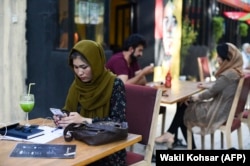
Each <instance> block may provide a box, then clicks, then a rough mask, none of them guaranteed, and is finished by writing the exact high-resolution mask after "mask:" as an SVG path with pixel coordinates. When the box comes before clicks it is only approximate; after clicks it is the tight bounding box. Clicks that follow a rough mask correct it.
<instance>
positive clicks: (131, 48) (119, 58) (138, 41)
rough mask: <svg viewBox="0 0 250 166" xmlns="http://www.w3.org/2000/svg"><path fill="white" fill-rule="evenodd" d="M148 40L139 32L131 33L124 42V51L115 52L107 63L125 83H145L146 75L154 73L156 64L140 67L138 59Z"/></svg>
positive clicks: (107, 66)
mask: <svg viewBox="0 0 250 166" xmlns="http://www.w3.org/2000/svg"><path fill="white" fill-rule="evenodd" d="M145 47H146V40H145V39H144V37H142V36H141V35H139V34H132V35H130V36H129V37H128V38H127V39H126V40H125V42H124V45H123V51H122V52H118V53H116V54H114V55H113V56H112V57H111V58H110V59H109V61H108V62H107V63H106V68H108V69H110V70H111V71H112V72H113V73H114V74H116V75H117V77H118V78H120V79H121V80H122V81H123V82H124V83H128V84H137V85H145V84H146V82H147V80H146V77H145V76H146V75H147V74H150V73H153V71H154V66H153V65H149V66H146V67H144V68H143V69H141V68H140V66H139V64H138V61H137V59H138V58H139V57H142V55H143V49H144V48H145Z"/></svg>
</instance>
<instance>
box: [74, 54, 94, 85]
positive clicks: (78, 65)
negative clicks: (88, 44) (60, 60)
mask: <svg viewBox="0 0 250 166" xmlns="http://www.w3.org/2000/svg"><path fill="white" fill-rule="evenodd" d="M73 67H74V72H75V74H76V75H77V76H78V77H79V78H80V79H81V80H82V82H90V81H91V80H92V71H91V67H90V66H89V64H87V63H86V62H84V61H82V59H81V58H80V57H79V56H77V57H76V58H75V59H73Z"/></svg>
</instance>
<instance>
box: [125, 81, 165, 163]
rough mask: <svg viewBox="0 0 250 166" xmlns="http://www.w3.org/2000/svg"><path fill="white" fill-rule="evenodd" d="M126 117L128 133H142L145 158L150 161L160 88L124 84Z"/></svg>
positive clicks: (159, 100) (160, 93) (158, 107)
mask: <svg viewBox="0 0 250 166" xmlns="http://www.w3.org/2000/svg"><path fill="white" fill-rule="evenodd" d="M125 88H126V101H127V105H126V118H127V121H128V128H129V132H130V133H134V134H140V135H142V141H141V142H140V143H141V144H143V145H146V149H145V157H144V160H145V158H147V160H149V162H151V157H152V154H153V147H154V140H155V137H156V129H157V119H158V116H159V109H160V102H161V96H162V90H160V89H155V88H152V87H148V86H140V85H131V84H126V85H125Z"/></svg>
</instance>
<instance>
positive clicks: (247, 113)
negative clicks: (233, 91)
mask: <svg viewBox="0 0 250 166" xmlns="http://www.w3.org/2000/svg"><path fill="white" fill-rule="evenodd" d="M241 122H243V123H245V124H246V125H247V127H248V129H249V132H250V110H249V109H245V110H244V111H243V113H242V116H241Z"/></svg>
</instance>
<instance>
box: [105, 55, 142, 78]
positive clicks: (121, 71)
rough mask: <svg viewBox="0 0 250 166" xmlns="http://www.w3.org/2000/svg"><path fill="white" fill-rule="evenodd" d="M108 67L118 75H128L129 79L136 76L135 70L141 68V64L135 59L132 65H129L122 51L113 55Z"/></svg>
mask: <svg viewBox="0 0 250 166" xmlns="http://www.w3.org/2000/svg"><path fill="white" fill-rule="evenodd" d="M106 68H107V69H109V70H110V71H112V72H113V73H114V74H116V75H127V76H128V79H130V78H132V77H134V76H135V72H136V71H138V70H140V66H139V64H138V62H137V61H133V62H132V63H131V64H130V66H128V64H127V61H126V60H125V59H124V57H123V53H122V52H119V53H116V54H114V55H113V56H111V58H110V59H109V61H108V62H107V63H106Z"/></svg>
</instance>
